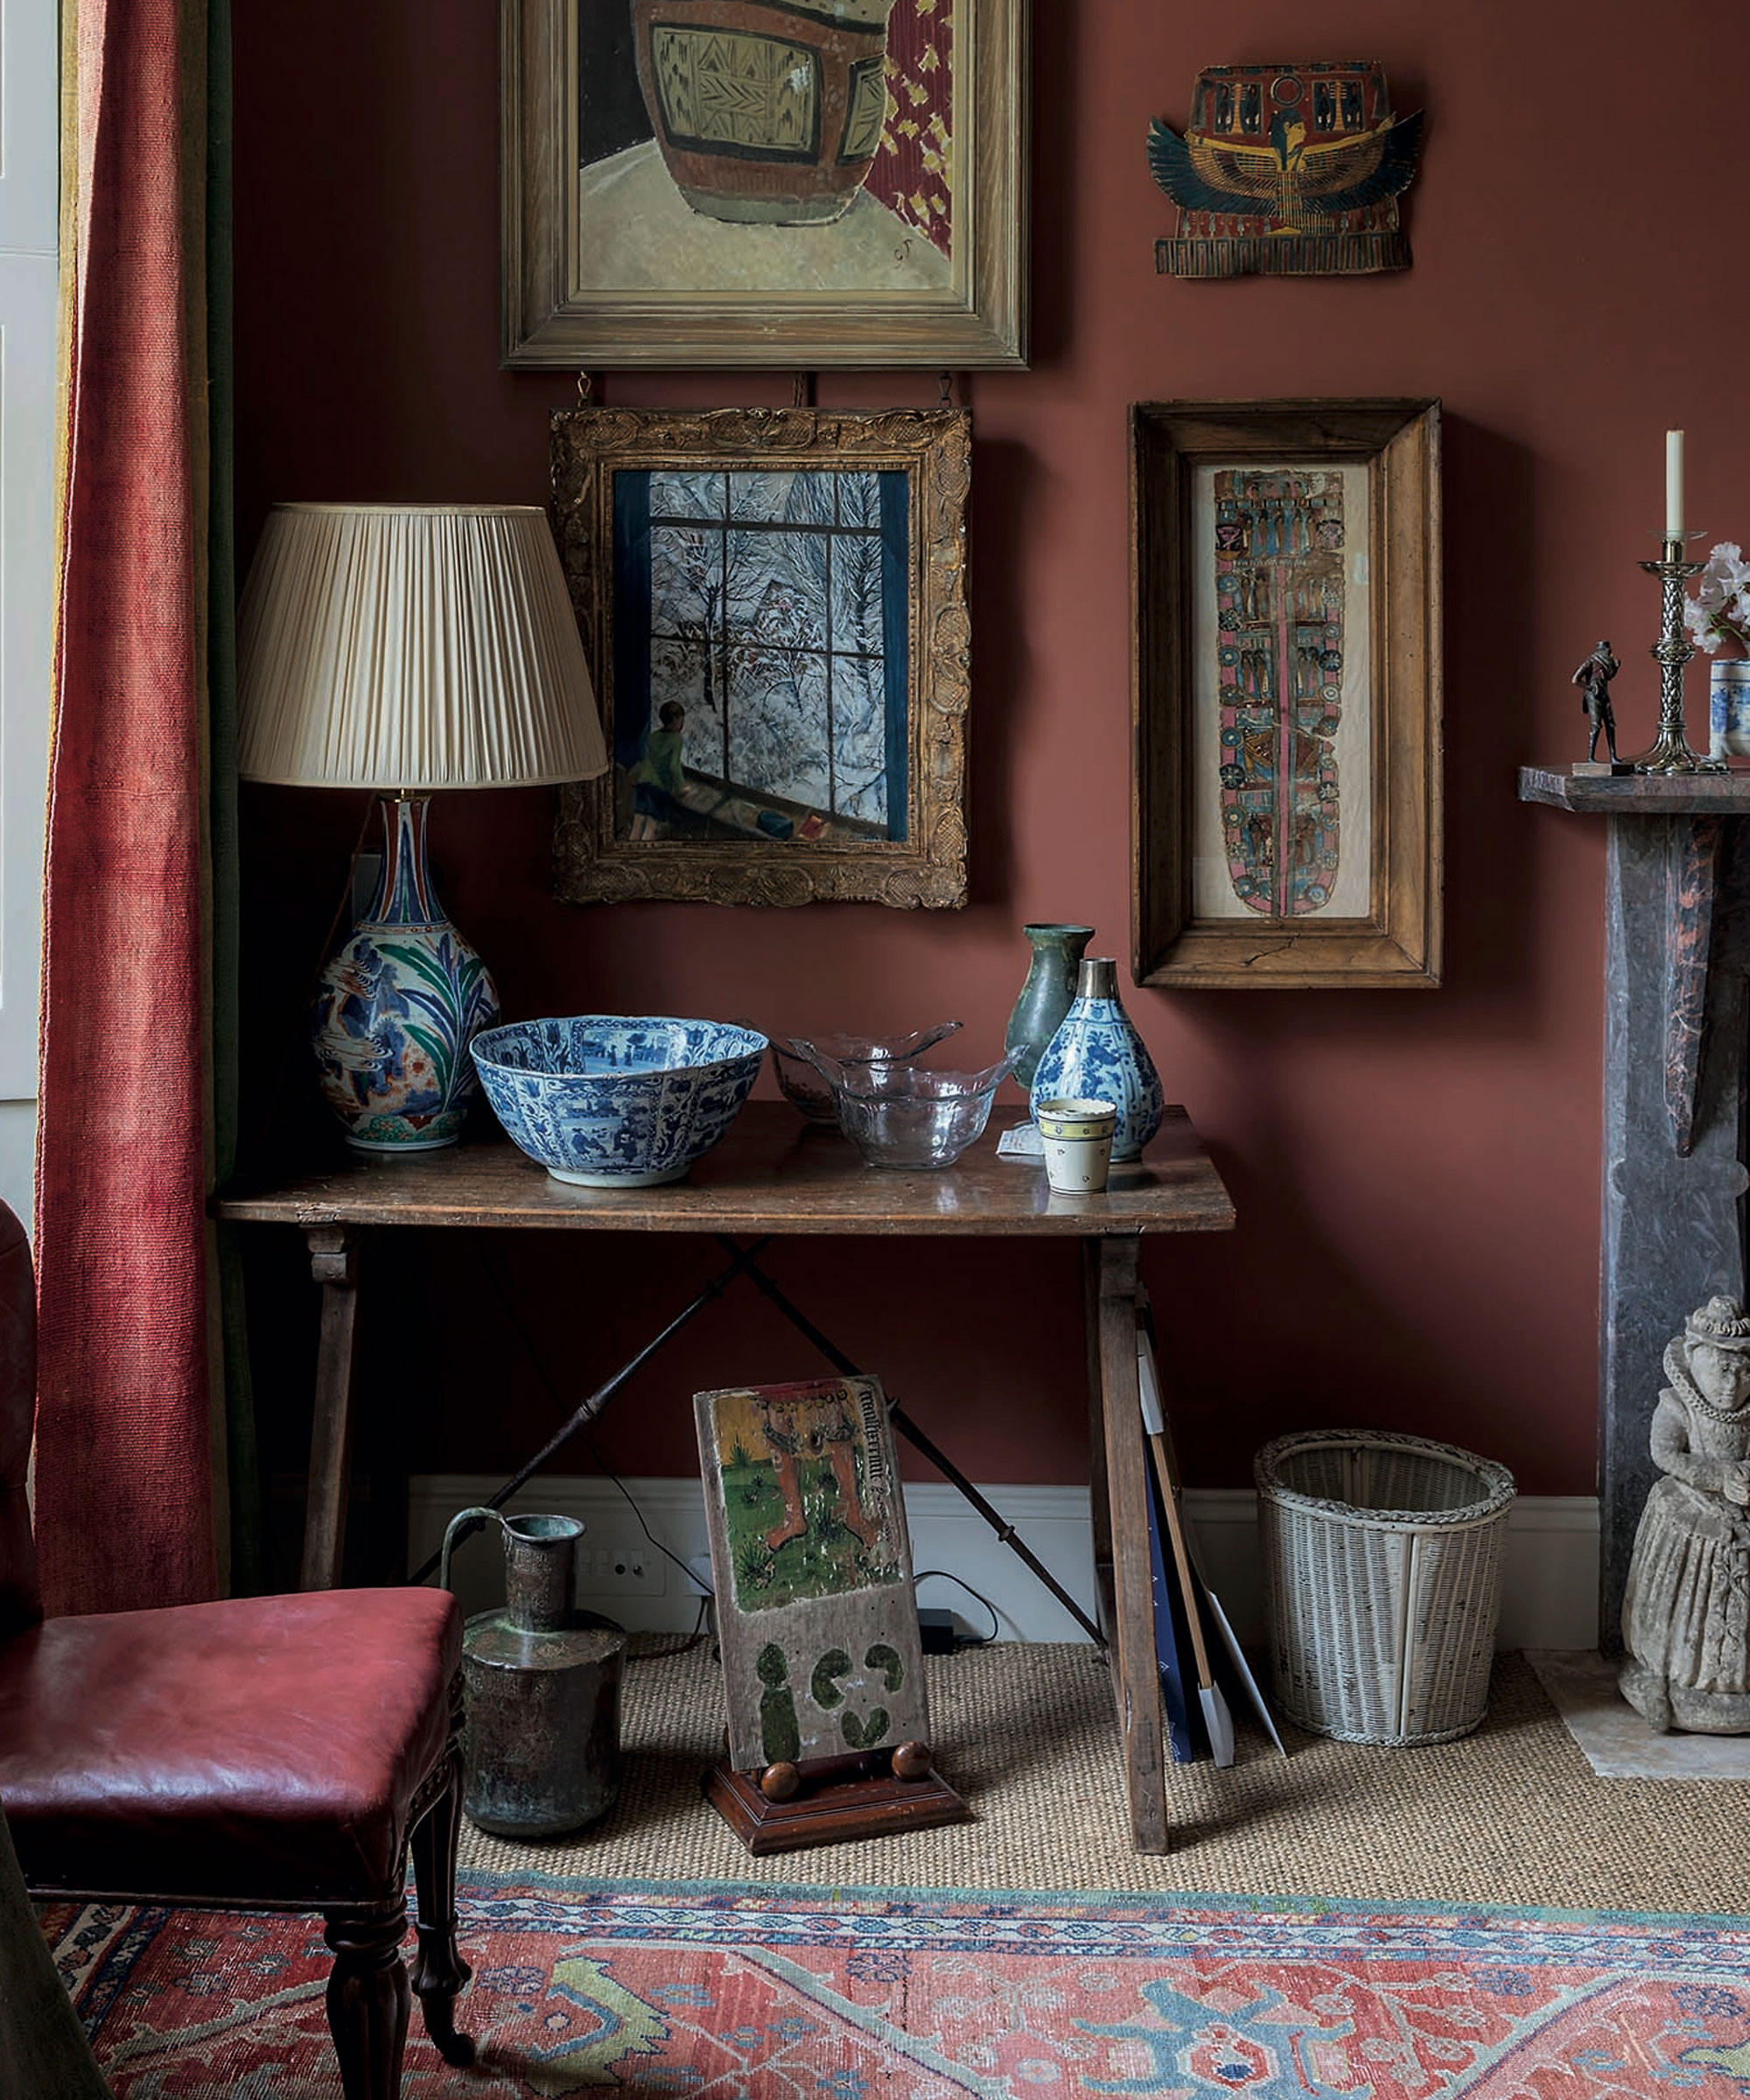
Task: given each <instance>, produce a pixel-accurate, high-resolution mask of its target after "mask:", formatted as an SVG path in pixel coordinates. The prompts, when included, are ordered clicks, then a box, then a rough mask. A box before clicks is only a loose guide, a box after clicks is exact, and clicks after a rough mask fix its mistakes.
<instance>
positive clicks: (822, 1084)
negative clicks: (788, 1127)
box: [769, 1021, 963, 1124]
mask: <svg viewBox="0 0 1750 2100" xmlns="http://www.w3.org/2000/svg"><path fill="white" fill-rule="evenodd" d="M960 1026H963V1024H962V1023H961V1022H959V1021H938V1022H937V1023H936V1025H935V1027H934V1028H917V1029H914V1031H913V1032H912V1033H911V1034H910V1035H856V1034H840V1035H813V1036H801V1035H774V1036H773V1037H771V1038H770V1039H769V1040H770V1041H771V1045H772V1063H773V1066H774V1069H775V1070H776V1072H777V1075H778V1084H779V1086H780V1087H781V1089H783V1095H784V1098H785V1100H786V1101H788V1103H789V1104H790V1106H791V1107H792V1108H793V1109H800V1110H802V1114H803V1115H804V1116H806V1117H808V1119H809V1122H810V1123H830V1124H837V1121H838V1110H837V1108H836V1107H835V1106H834V1105H833V1098H832V1082H831V1081H830V1079H828V1077H827V1076H826V1075H825V1073H824V1072H823V1070H822V1069H821V1068H820V1067H819V1066H818V1065H816V1063H815V1061H814V1057H813V1053H816V1052H818V1053H819V1054H820V1055H821V1056H822V1057H823V1058H826V1059H829V1060H830V1061H831V1062H832V1063H833V1064H835V1065H837V1066H840V1067H843V1068H844V1069H846V1070H856V1069H858V1068H860V1067H863V1066H868V1067H871V1068H877V1067H881V1066H886V1065H890V1064H903V1063H904V1062H905V1061H907V1059H909V1058H914V1057H921V1055H922V1054H923V1053H924V1052H925V1051H926V1050H928V1049H929V1048H930V1047H931V1046H932V1045H933V1044H935V1043H939V1042H941V1041H942V1038H943V1037H944V1036H949V1035H952V1034H953V1033H954V1032H955V1031H956V1029H957V1028H959V1027H960Z"/></svg>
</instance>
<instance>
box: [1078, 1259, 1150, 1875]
mask: <svg viewBox="0 0 1750 2100" xmlns="http://www.w3.org/2000/svg"><path fill="white" fill-rule="evenodd" d="M1083 1244H1084V1260H1085V1271H1086V1279H1087V1297H1088V1397H1089V1439H1088V1471H1089V1488H1090V1505H1091V1509H1092V1516H1093V1526H1094V1569H1095V1574H1096V1579H1097V1580H1098V1586H1099V1592H1100V1608H1101V1615H1102V1622H1103V1626H1104V1628H1105V1630H1106V1633H1107V1635H1108V1637H1109V1638H1110V1641H1111V1643H1112V1655H1111V1670H1112V1689H1113V1692H1114V1694H1115V1696H1116V1698H1117V1708H1118V1733H1119V1739H1120V1741H1121V1744H1122V1747H1123V1751H1124V1792H1125V1796H1126V1799H1127V1801H1128V1803H1129V1804H1130V1811H1131V1844H1132V1845H1134V1846H1135V1848H1136V1850H1137V1851H1138V1852H1166V1849H1167V1842H1168V1841H1167V1820H1166V1733H1165V1715H1164V1713H1163V1712H1162V1708H1161V1699H1160V1672H1159V1665H1158V1663H1157V1662H1156V1659H1155V1645H1154V1587H1153V1582H1152V1576H1151V1573H1150V1568H1149V1550H1148V1537H1149V1530H1148V1526H1149V1520H1148V1474H1147V1472H1146V1469H1145V1463H1144V1449H1143V1424H1142V1404H1141V1400H1140V1397H1139V1396H1138V1390H1137V1260H1138V1253H1139V1251H1140V1248H1141V1242H1140V1240H1139V1239H1138V1237H1137V1236H1134V1235H1127V1236H1124V1237H1123V1238H1118V1237H1111V1238H1099V1239H1090V1240H1088V1241H1086V1242H1085V1243H1083Z"/></svg>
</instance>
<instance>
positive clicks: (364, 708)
mask: <svg viewBox="0 0 1750 2100" xmlns="http://www.w3.org/2000/svg"><path fill="white" fill-rule="evenodd" d="M237 643H238V646H237V673H238V695H237V699H238V746H239V749H238V770H239V771H240V772H241V773H242V776H243V778H244V779H245V780H252V781H274V782H279V783H281V784H283V785H284V786H288V787H301V788H375V789H377V790H378V792H379V795H380V796H381V811H382V842H383V843H382V855H381V876H380V878H379V879H378V883H377V889H376V895H375V896H374V899H373V900H372V902H371V904H370V907H369V908H368V909H367V911H366V913H365V915H364V917H363V918H362V919H360V921H359V923H358V924H357V925H356V926H355V927H354V928H353V931H352V934H351V935H350V936H349V938H348V939H347V940H346V942H343V944H342V945H341V947H340V948H339V949H338V950H337V951H336V952H335V954H334V955H333V956H331V957H330V958H329V959H328V962H327V963H326V964H325V966H324V969H323V970H322V973H321V976H320V977H319V978H318V984H317V991H316V998H315V1002H314V1007H313V1011H312V1012H311V1034H312V1038H313V1044H314V1049H315V1053H316V1064H317V1072H318V1078H319V1081H320V1084H321V1088H322V1093H323V1096H324V1098H325V1100H326V1101H327V1103H328V1105H329V1106H330V1107H331V1108H332V1110H334V1112H335V1114H336V1115H337V1116H338V1117H339V1119H340V1123H341V1125H342V1127H343V1129H344V1130H345V1131H346V1142H347V1143H348V1144H349V1145H356V1146H358V1147H360V1149H361V1150H364V1151H367V1152H393V1153H403V1152H430V1151H432V1150H434V1149H436V1148H437V1147H439V1146H442V1145H453V1144H454V1143H455V1142H456V1139H457V1138H458V1135H459V1133H460V1131H461V1127H462V1123H463V1120H464V1117H465V1113H466V1110H467V1107H468V1103H469V1102H470V1100H471V1099H472V1096H473V1094H474V1091H475V1088H476V1084H477V1081H476V1076H475V1072H474V1066H473V1060H472V1057H471V1056H470V1054H469V1052H468V1045H469V1044H470V1042H471V1041H472V1040H473V1038H474V1037H475V1036H476V1035H477V1034H478V1033H479V1031H480V1030H481V1029H482V1028H489V1027H490V1026H492V1025H493V1022H494V1021H495V1020H496V1019H498V1015H499V1003H498V993H497V991H496V990H495V989H494V987H493V981H492V977H491V975H490V973H489V972H488V971H487V970H486V965H485V964H484V963H482V962H481V960H480V958H479V955H478V954H476V952H475V951H474V949H473V948H472V946H471V945H470V944H469V942H467V941H466V940H465V938H464V937H463V935H462V934H461V933H460V931H459V930H458V928H456V926H455V925H454V924H453V923H452V922H451V920H450V919H449V917H448V915H447V914H445V912H444V909H443V907H442V906H441V905H440V904H439V903H438V901H437V896H436V894H435V893H434V891H433V888H432V883H431V876H430V868H429V865H428V863H427V857H426V818H427V815H428V812H429V809H430V802H429V798H430V795H431V794H432V793H433V792H434V791H435V790H436V789H437V788H508V787H517V786H522V787H532V786H537V785H540V784H542V783H543V782H554V781H581V780H589V779H592V778H593V777H594V776H595V775H596V774H601V773H606V770H607V763H608V760H607V750H606V746H605V744H604V742H603V740H602V732H601V723H600V721H599V719H598V716H597V713H596V703H595V693H594V690H593V688H592V687H591V683H590V674H589V667H588V665H587V663H586V662H584V649H583V643H582V641H581V640H580V638H579V636H578V634H577V620H576V619H575V618H574V616H573V614H572V612H571V606H570V598H568V596H567V595H566V591H565V577H564V572H563V570H562V569H561V567H560V565H559V556H558V554H557V551H556V549H555V547H554V545H553V535H552V533H551V531H550V529H549V526H548V523H547V519H546V516H545V514H544V513H542V511H539V510H536V509H533V508H530V507H526V506H521V505H500V504H485V503H479V504H473V503H469V504H388V503H282V504H278V505H276V507H274V509H273V510H272V511H271V512H270V513H269V517H268V521H267V525H266V527H265V528H264V530H263V532H262V541H261V545H260V547H259V548H258V549H257V550H256V553H255V563H254V565H253V566H252V568H251V569H250V570H249V579H248V584H247V585H246V586H245V589H244V591H243V601H242V611H241V613H240V617H239V625H238V638H237Z"/></svg>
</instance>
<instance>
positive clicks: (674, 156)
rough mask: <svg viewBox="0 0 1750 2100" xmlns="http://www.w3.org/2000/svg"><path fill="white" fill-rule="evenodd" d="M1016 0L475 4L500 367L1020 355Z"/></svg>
mask: <svg viewBox="0 0 1750 2100" xmlns="http://www.w3.org/2000/svg"><path fill="white" fill-rule="evenodd" d="M1028 6H1029V0H500V95H501V116H500V187H501V199H500V207H501V248H502V292H503V296H502V301H501V306H502V323H501V354H502V360H503V362H504V363H505V364H507V365H509V366H514V367H553V366H559V367H565V368H567V369H571V370H575V369H577V367H580V366H581V367H594V368H597V369H600V368H605V367H638V366H661V367H678V366H688V365H706V366H712V367H724V366H736V365H759V366H772V365H792V366H800V367H808V368H811V369H812V368H819V367H828V366H865V367H867V366H893V365H926V366H931V367H940V368H942V369H949V370H962V369H972V368H974V367H985V366H1020V365H1024V364H1025V363H1026V354H1027V352H1026V334H1027V313H1026V279H1027V257H1026V170H1027V161H1028V147H1027V73H1028Z"/></svg>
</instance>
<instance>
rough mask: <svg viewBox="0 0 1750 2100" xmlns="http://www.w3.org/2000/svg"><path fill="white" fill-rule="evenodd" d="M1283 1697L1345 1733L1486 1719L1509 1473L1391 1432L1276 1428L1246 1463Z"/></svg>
mask: <svg viewBox="0 0 1750 2100" xmlns="http://www.w3.org/2000/svg"><path fill="white" fill-rule="evenodd" d="M1254 1470H1255V1473H1256V1476H1257V1491H1258V1530H1259V1533H1260V1537H1261V1542H1262V1544H1263V1549H1264V1600H1265V1605H1266V1608H1267V1610H1268V1614H1269V1620H1270V1642H1271V1670H1272V1674H1273V1677H1274V1679H1275V1688H1276V1699H1277V1704H1278V1705H1279V1706H1280V1707H1281V1709H1282V1711H1283V1712H1284V1713H1285V1714H1286V1715H1287V1716H1288V1717H1289V1719H1291V1720H1293V1721H1296V1722H1298V1723H1299V1726H1301V1727H1303V1728H1308V1729H1311V1730H1312V1731H1313V1733H1315V1734H1317V1735H1328V1736H1334V1737H1335V1738H1336V1740H1338V1741H1339V1742H1344V1743H1381V1744H1389V1745H1391V1746H1393V1747H1407V1746H1409V1745H1411V1744H1414V1743H1446V1742H1451V1741H1452V1740H1453V1739H1454V1738H1455V1737H1458V1736H1461V1735H1468V1734H1469V1733H1470V1732H1471V1730H1472V1729H1474V1727H1475V1726H1477V1724H1478V1723H1479V1722H1480V1721H1481V1719H1482V1717H1483V1710H1484V1708H1485V1706H1486V1705H1487V1703H1488V1672H1489V1663H1490V1660H1491V1658H1492V1657H1493V1656H1494V1653H1495V1627H1496V1623H1497V1621H1498V1620H1499V1618H1500V1614H1501V1573H1502V1558H1503V1551H1504V1548H1505V1544H1506V1537H1505V1534H1506V1529H1507V1519H1508V1516H1509V1511H1510V1510H1511V1509H1512V1506H1513V1498H1514V1492H1515V1491H1514V1485H1513V1476H1512V1474H1510V1473H1509V1472H1508V1470H1507V1468H1506V1467H1504V1466H1497V1465H1496V1464H1495V1462H1494V1461H1493V1460H1489V1459H1480V1458H1478V1457H1476V1456H1475V1454H1474V1453H1472V1452H1468V1451H1460V1449H1459V1448H1458V1446H1456V1445H1452V1444H1433V1443H1429V1442H1427V1441H1425V1439H1422V1438H1420V1437H1408V1436H1399V1435H1397V1434H1396V1433H1394V1432H1391V1431H1389V1430H1338V1429H1327V1430H1312V1431H1308V1432H1304V1433H1303V1434H1301V1435H1299V1436H1290V1437H1278V1439H1276V1441H1275V1442H1274V1443H1272V1444H1267V1445H1265V1446H1264V1449H1263V1450H1262V1451H1261V1452H1259V1453H1258V1455H1257V1461H1256V1464H1255V1467H1254Z"/></svg>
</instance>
